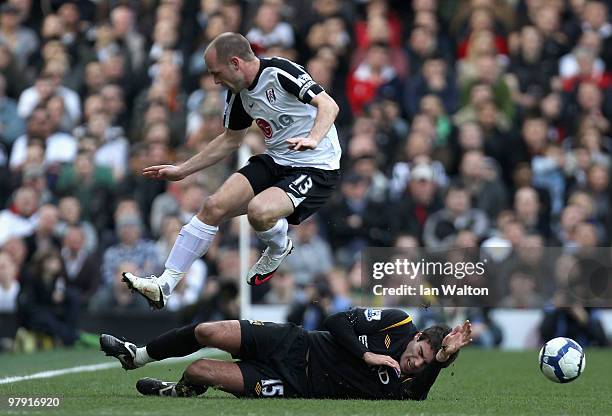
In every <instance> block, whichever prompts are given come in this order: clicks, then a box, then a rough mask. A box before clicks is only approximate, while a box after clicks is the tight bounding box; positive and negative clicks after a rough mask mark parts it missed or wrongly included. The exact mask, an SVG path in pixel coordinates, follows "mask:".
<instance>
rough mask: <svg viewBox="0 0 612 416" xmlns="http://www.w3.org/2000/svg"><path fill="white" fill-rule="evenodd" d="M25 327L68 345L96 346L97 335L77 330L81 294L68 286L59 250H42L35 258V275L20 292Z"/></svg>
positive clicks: (20, 305) (33, 274) (20, 308)
mask: <svg viewBox="0 0 612 416" xmlns="http://www.w3.org/2000/svg"><path fill="white" fill-rule="evenodd" d="M19 315H20V320H21V322H23V323H24V327H25V328H26V329H28V330H31V331H36V332H42V333H44V334H47V335H50V336H51V337H53V338H56V339H58V340H59V341H60V342H61V343H62V344H63V345H65V346H72V345H74V344H75V343H77V342H78V343H79V344H83V345H89V346H92V345H96V343H97V342H96V339H97V336H96V335H93V334H87V333H85V332H83V331H81V330H79V329H78V321H79V317H80V303H79V298H78V296H77V295H76V294H75V293H74V292H73V291H72V290H71V289H69V288H67V287H66V274H65V270H64V267H63V264H62V258H61V256H60V255H59V253H58V252H56V251H51V252H39V253H38V254H37V255H36V256H35V257H34V259H33V265H32V278H31V279H30V280H29V281H27V282H25V283H24V287H23V290H22V292H21V293H20V295H19Z"/></svg>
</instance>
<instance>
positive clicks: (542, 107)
mask: <svg viewBox="0 0 612 416" xmlns="http://www.w3.org/2000/svg"><path fill="white" fill-rule="evenodd" d="M611 11H612V8H611V5H610V2H609V1H604V0H411V1H408V0H355V1H353V0H351V1H349V0H250V1H238V0H201V1H197V0H141V1H136V0H79V1H75V0H40V1H32V0H7V1H4V2H3V3H2V4H1V5H0V311H2V312H14V313H17V314H18V319H19V322H20V325H22V326H24V327H26V328H29V329H32V330H35V331H43V332H45V331H47V332H51V333H53V334H54V335H56V336H57V337H58V338H60V339H61V340H62V342H63V343H64V344H66V345H71V344H73V343H74V342H75V340H77V339H78V337H79V334H78V331H76V330H75V325H76V324H75V322H78V316H79V313H81V312H82V311H85V310H88V311H92V312H95V311H98V312H105V311H109V310H112V311H126V312H127V311H143V312H146V311H148V307H147V304H146V302H144V301H143V300H142V299H141V298H139V297H137V296H136V295H134V294H132V293H130V291H129V290H128V289H127V288H126V287H125V285H124V284H122V283H121V281H120V278H121V272H122V271H130V272H132V273H135V274H138V275H148V274H159V273H160V272H161V271H162V270H163V263H164V261H165V258H166V256H167V255H168V253H169V250H170V248H171V247H172V244H173V242H174V240H175V238H176V236H177V235H178V232H179V230H180V228H181V226H182V225H183V224H185V223H186V222H188V221H189V219H190V218H191V217H192V216H193V215H194V214H195V213H196V212H197V211H198V210H199V208H200V207H201V205H202V203H203V201H204V200H205V198H206V197H207V196H208V195H210V194H211V193H212V192H214V191H215V189H217V187H218V186H219V185H220V184H221V183H222V182H223V180H224V179H225V178H226V177H227V176H228V175H229V174H230V173H231V172H233V171H234V170H235V169H236V165H237V160H236V157H231V158H228V159H227V160H225V161H223V162H222V163H220V164H219V165H217V166H214V167H211V168H209V169H207V170H206V171H204V172H200V173H196V174H194V175H192V176H190V177H188V178H186V179H184V180H183V181H180V182H172V183H166V182H159V181H153V180H149V179H145V178H144V177H143V176H142V175H141V173H140V172H141V170H142V168H144V167H146V166H148V165H152V164H161V163H164V164H165V163H174V162H180V161H183V160H185V159H187V158H188V157H190V156H191V155H193V154H195V153H196V152H198V151H199V150H200V149H201V148H202V147H203V146H204V145H206V144H207V143H208V142H209V141H210V140H211V139H212V138H214V137H215V136H216V135H218V134H219V133H220V132H222V131H223V111H224V104H225V94H226V92H225V91H224V90H222V89H221V88H220V86H219V85H215V83H214V82H213V79H212V77H211V76H210V75H209V74H208V73H207V70H206V67H205V63H204V60H203V51H204V49H205V48H206V46H207V45H208V43H209V42H210V40H211V39H213V38H214V37H215V36H217V35H218V34H220V33H222V32H226V31H235V32H240V33H243V34H244V35H245V36H246V37H247V38H248V39H249V41H250V42H251V43H252V45H253V48H254V50H255V51H256V53H257V55H258V56H260V57H267V56H282V57H286V58H289V59H292V60H294V61H296V62H298V63H299V64H301V65H303V66H304V67H305V68H306V70H307V71H308V72H309V73H310V74H311V75H312V76H313V78H314V79H315V80H316V81H317V82H318V83H319V84H320V85H322V86H323V87H324V88H325V90H326V91H327V92H328V93H329V94H330V95H331V96H332V97H333V98H334V99H335V100H336V101H337V102H338V104H339V106H340V109H341V110H340V114H339V117H338V119H337V123H336V124H337V126H338V129H339V136H340V140H341V144H342V147H343V160H342V171H343V180H342V183H341V185H340V186H339V187H338V189H337V192H336V194H335V195H334V197H333V198H332V200H331V201H330V202H329V203H328V205H327V206H326V207H325V208H324V209H322V210H321V211H320V212H319V213H318V214H317V215H316V216H315V217H312V218H311V219H309V220H307V221H305V222H304V223H303V224H302V225H300V226H298V227H294V228H292V230H291V235H292V239H293V241H294V244H295V247H296V248H295V251H294V254H292V255H291V256H289V257H288V258H287V261H286V263H285V264H284V265H283V266H282V269H281V270H280V271H279V272H278V274H277V276H276V277H274V278H273V279H272V280H271V281H270V284H269V285H266V286H265V287H264V288H263V289H258V290H256V291H253V293H252V295H253V300H254V301H255V302H260V303H285V304H289V305H291V313H290V316H289V319H290V320H291V321H295V322H299V323H301V324H304V326H305V327H307V328H309V329H316V328H318V327H319V326H320V324H321V321H322V317H323V316H325V315H326V314H328V313H330V312H333V311H337V310H344V309H346V308H348V307H350V306H351V304H354V303H355V302H356V301H355V298H354V297H353V295H354V294H355V293H356V292H357V291H358V289H359V287H360V285H361V273H360V264H359V253H360V252H361V250H363V249H364V248H366V247H369V246H383V247H390V246H395V247H419V246H423V247H428V248H432V249H438V250H447V249H454V248H466V247H480V246H482V247H483V248H487V247H503V248H505V251H504V254H503V258H501V259H499V262H509V264H512V265H513V266H516V267H500V270H505V271H504V274H503V275H501V276H500V278H501V279H502V281H504V282H508V283H507V285H506V287H505V290H506V291H507V299H505V301H504V305H505V306H511V307H516V308H528V307H531V306H532V305H535V304H539V303H538V302H535V303H534V298H533V296H531V295H533V293H528V294H527V295H526V294H525V293H524V291H523V292H521V290H517V294H516V296H513V293H514V289H516V288H521V287H523V286H521V284H520V282H521V280H520V279H521V278H523V280H529V279H528V278H527V279H524V276H523V275H521V271H524V270H525V268H529V267H547V268H548V270H550V276H557V274H559V275H562V274H563V273H564V271H566V270H567V269H568V268H571V264H572V262H573V261H574V262H575V261H576V259H577V258H578V257H579V256H580V253H581V252H583V251H584V250H586V249H589V248H593V247H609V246H610V244H611V242H612V241H611V239H612V206H611V205H612V198H611V194H612V192H611V191H612V189H611V185H610V174H611V167H612V164H611V152H612V138H611V136H612V127H611V123H612V23H611V22H612V19H611ZM245 143H246V144H247V145H248V146H249V147H250V149H251V151H252V152H253V153H260V152H261V151H263V149H264V142H263V135H262V133H261V131H259V130H258V128H257V127H256V126H254V127H253V128H252V129H251V130H250V131H249V133H248V135H247V137H246V139H245ZM237 241H238V223H237V222H236V221H231V222H229V223H227V224H225V225H224V226H223V227H222V228H221V230H220V233H219V234H218V235H217V237H216V240H215V242H214V244H213V246H212V247H211V248H210V250H209V251H208V253H207V254H206V256H205V257H204V258H203V259H201V260H198V261H197V262H196V263H194V265H193V266H192V268H191V269H190V271H189V273H188V277H187V278H186V279H183V281H182V282H181V284H180V285H179V287H178V288H177V290H176V291H175V294H174V295H173V296H172V298H171V300H170V303H169V304H168V305H167V309H169V310H170V311H185V310H187V311H189V314H188V315H187V316H188V319H200V320H211V319H227V318H235V317H237V316H238V312H239V308H238V300H237V293H238V282H239V279H241V278H242V277H241V276H240V273H239V261H238V259H239V252H238V244H237ZM521 247H529V248H530V249H531V250H523V251H521ZM544 247H558V248H559V250H560V251H559V252H560V253H562V255H560V256H558V257H557V258H548V259H546V261H545V262H544V261H542V262H538V261H534V255H533V251H535V252H536V254H535V258H536V260H537V259H538V257H537V253H538V252H539V253H542V249H543V248H544ZM260 249H261V247H260V246H258V242H257V240H256V238H254V237H253V240H252V250H251V251H252V253H251V262H254V261H255V260H256V259H257V253H258V251H259V250H260ZM608 250H609V249H608ZM530 254H531V256H530ZM540 259H541V257H540ZM608 270H609V269H608ZM523 274H524V273H523ZM517 275H518V277H517ZM521 276H523V277H521ZM551 278H553V277H551ZM510 281H517V282H519V283H517V284H516V285H511V284H510ZM527 286H528V285H527ZM519 292H521V293H519ZM610 296H611V298H612V295H610ZM313 301H315V302H313ZM500 306H501V305H500ZM554 306H555V304H554V299H551V308H552V307H554ZM557 306H558V305H557ZM481 312H482V311H480V312H478V313H474V314H473V316H474V318H473V320H475V322H476V321H479V322H483V323H486V322H488V321H487V318H486V313H481ZM558 312H559V310H558V309H554V308H553V309H550V313H549V314H548V315H547V321H546V322H545V324H546V325H545V328H544V327H543V333H544V332H545V333H546V336H552V335H554V334H555V333H556V332H555V331H556V329H555V328H557V326H558V325H557V326H556V325H555V323H558V322H561V320H565V321H567V320H569V321H571V322H573V323H574V324H575V326H576V327H577V328H578V329H580V328H586V326H588V325H591V324H592V321H591V319H590V317H593V319H596V313H595V312H592V311H591V310H590V309H584V308H582V309H581V307H580V306H575V307H574V309H568V310H565V312H564V313H558ZM562 312H563V311H562ZM585 313H586V317H585ZM478 317H480V318H478ZM566 323H567V322H566ZM483 325H485V324H483ZM581 325H582V326H581ZM485 326H486V325H485ZM566 327H567V325H566ZM546 331H548V332H546ZM584 331H587V329H584ZM485 332H486V331H483V334H484V333H485ZM587 332H588V331H587ZM486 334H488V335H483V342H482V343H483V345H493V344H495V343H496V341H495V339H496V332H495V331H489V332H486ZM594 342H595V343H600V344H601V343H602V341H601V340H599V341H594Z"/></svg>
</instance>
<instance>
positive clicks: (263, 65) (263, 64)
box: [247, 58, 269, 91]
mask: <svg viewBox="0 0 612 416" xmlns="http://www.w3.org/2000/svg"><path fill="white" fill-rule="evenodd" d="M268 61H269V60H268V59H266V58H259V70H258V71H257V75H255V79H254V80H253V82H251V85H249V86H248V88H247V89H248V90H249V91H253V89H254V88H255V87H256V86H257V83H258V82H259V77H260V75H261V73H262V72H263V70H264V69H266V68H267V67H268V64H269V62H268Z"/></svg>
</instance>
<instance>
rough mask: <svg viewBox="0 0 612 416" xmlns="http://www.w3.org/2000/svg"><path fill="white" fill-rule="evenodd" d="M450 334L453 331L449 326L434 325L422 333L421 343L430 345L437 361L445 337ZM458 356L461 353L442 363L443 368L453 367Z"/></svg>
mask: <svg viewBox="0 0 612 416" xmlns="http://www.w3.org/2000/svg"><path fill="white" fill-rule="evenodd" d="M450 332H451V329H450V327H449V326H448V325H444V324H439V325H433V326H430V327H429V328H427V329H424V330H423V331H422V332H421V336H420V338H419V341H425V342H427V343H428V344H429V346H430V347H431V349H432V351H433V353H434V360H435V359H436V354H437V353H438V351H439V350H440V348H441V347H442V340H443V339H444V337H445V336H447V335H448V334H450ZM457 355H459V351H457V352H456V353H454V354H453V355H451V356H450V357H449V358H448V360H446V362H444V363H441V365H442V367H448V366H449V365H451V364H452V363H453V361H455V359H456V358H457Z"/></svg>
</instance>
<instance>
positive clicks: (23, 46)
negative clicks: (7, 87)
mask: <svg viewBox="0 0 612 416" xmlns="http://www.w3.org/2000/svg"><path fill="white" fill-rule="evenodd" d="M19 14H20V11H19V9H18V8H17V7H15V6H14V5H13V4H12V3H10V2H7V3H4V4H2V5H1V6H0V42H2V43H4V44H7V45H8V46H9V48H10V49H11V51H12V52H13V53H14V54H15V56H16V58H17V61H18V63H19V67H20V69H22V70H23V69H25V67H26V64H27V61H28V58H29V57H30V55H31V54H32V53H34V51H35V50H36V48H38V38H37V36H36V34H35V33H34V31H33V30H32V29H29V28H27V27H24V26H22V25H21V22H20V16H19Z"/></svg>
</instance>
